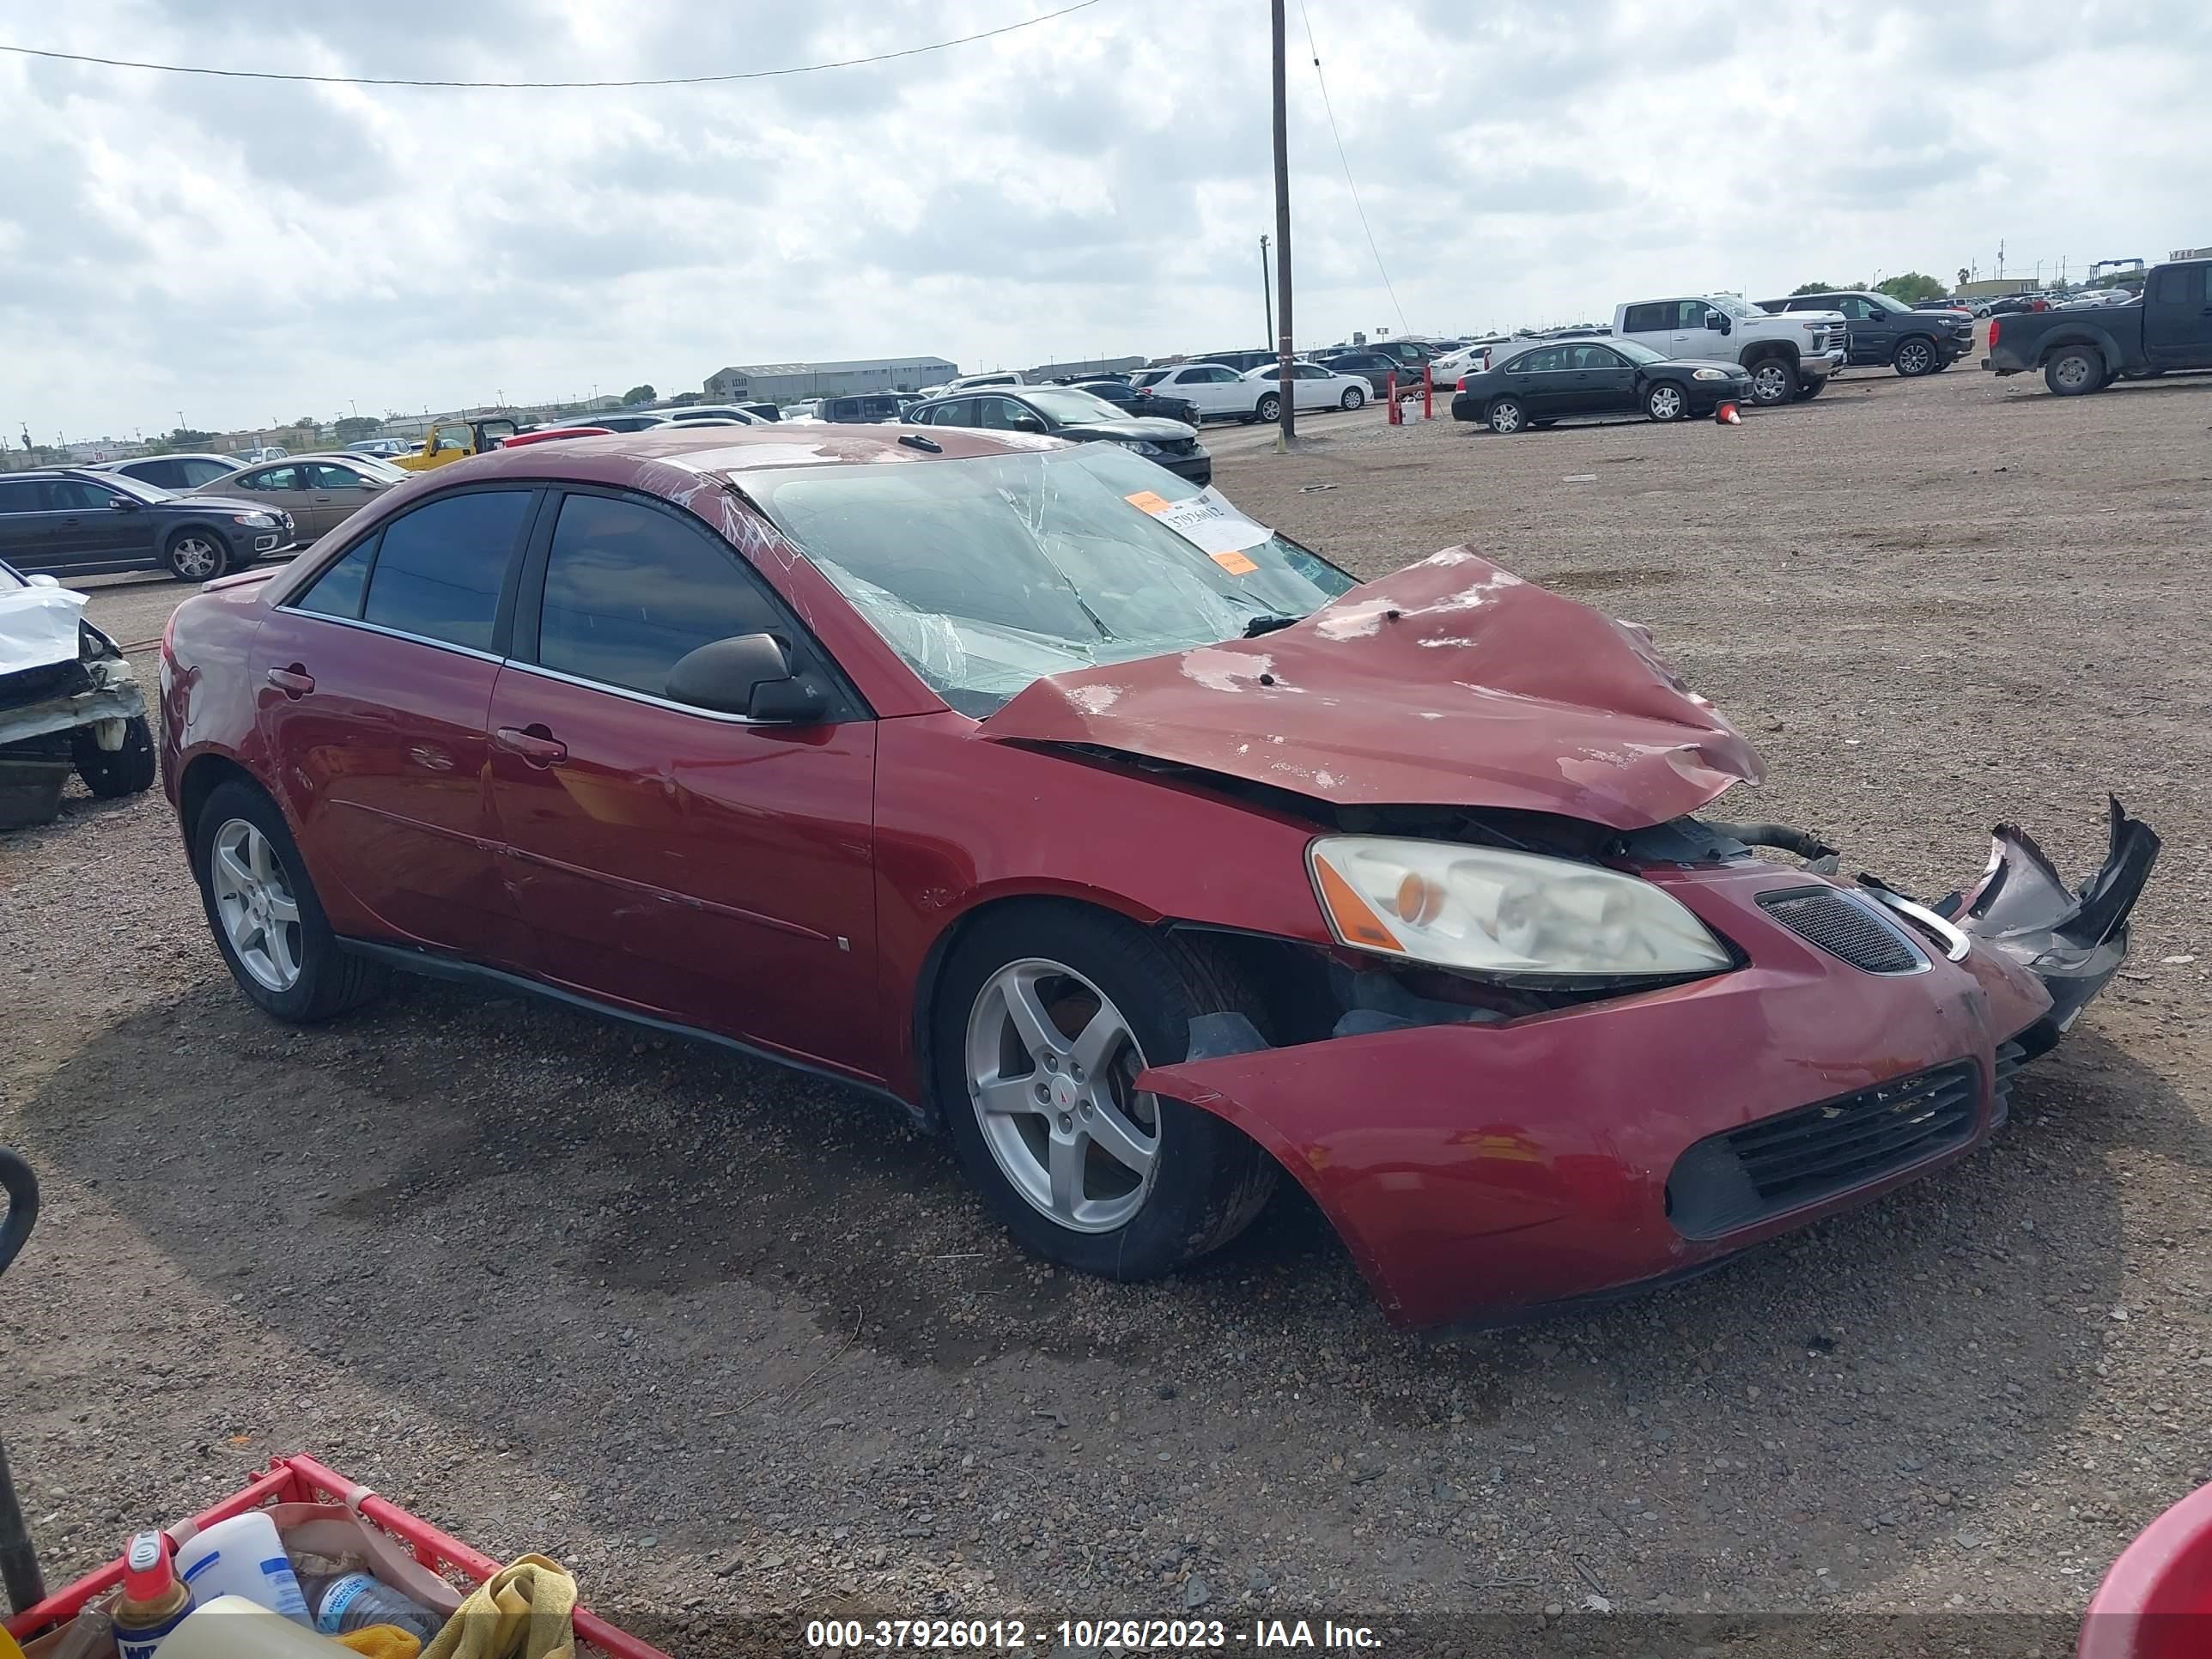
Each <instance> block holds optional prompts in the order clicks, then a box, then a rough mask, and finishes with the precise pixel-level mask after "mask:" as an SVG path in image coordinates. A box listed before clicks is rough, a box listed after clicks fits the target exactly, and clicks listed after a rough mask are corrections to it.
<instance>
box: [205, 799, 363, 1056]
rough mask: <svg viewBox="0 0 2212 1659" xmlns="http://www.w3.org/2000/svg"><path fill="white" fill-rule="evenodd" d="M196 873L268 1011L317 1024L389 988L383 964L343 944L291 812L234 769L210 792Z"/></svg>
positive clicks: (226, 948)
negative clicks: (287, 815)
mask: <svg viewBox="0 0 2212 1659" xmlns="http://www.w3.org/2000/svg"><path fill="white" fill-rule="evenodd" d="M192 873H193V874H194V875H195V876H197V878H198V879H199V886H200V904H201V907H202V908H204V910H205V911H206V912H207V919H208V927H209V929H210V931H211V932H212V933H214V934H215V942H216V949H217V950H218V951H221V952H222V959H223V963H224V965H225V966H227V967H228V969H230V973H231V977H232V978H233V979H234V980H236V981H238V988H239V989H240V990H241V991H243V992H245V993H246V1000H247V1001H249V1002H251V1003H252V1004H253V1006H255V1007H257V1008H258V1009H260V1010H261V1011H262V1012H264V1013H266V1014H272V1015H274V1016H275V1017H276V1018H278V1019H281V1020H286V1021H289V1022H291V1023H292V1024H302V1025H304V1024H313V1022H315V1021H317V1020H324V1019H328V1018H331V1016H332V1015H335V1014H341V1013H343V1012H346V1010H348V1009H349V1008H356V1007H358V1006H361V1005H362V1003H364V1002H368V1001H369V1000H372V999H374V997H376V996H377V995H378V994H380V993H381V992H382V991H383V989H384V987H385V983H386V978H387V975H386V970H385V969H384V968H383V967H382V966H381V965H380V964H379V963H374V962H371V961H369V960H368V958H367V957H357V956H354V955H351V954H349V952H347V951H342V950H340V949H339V948H338V942H337V935H336V934H334V933H331V924H330V922H329V921H328V920H327V919H326V918H325V916H324V915H323V906H322V902H321V901H320V900H319V899H318V898H317V897H316V896H315V887H314V884H313V882H312V881H310V880H309V879H308V878H307V861H306V860H304V859H302V858H301V856H300V848H299V846H298V844H297V843H296V842H294V841H293V839H292V831H291V829H290V828H289V826H287V825H286V823H285V822H284V815H283V813H282V812H280V811H277V810H276V802H274V801H273V800H271V799H269V797H268V796H267V795H266V794H264V793H262V791H261V790H260V789H259V788H258V787H255V786H254V785H252V784H251V783H246V782H244V781H240V780H237V779H233V780H232V781H229V782H228V783H222V784H218V785H217V786H216V789H215V791H214V793H212V794H210V795H209V797H208V799H207V804H206V805H204V806H203V807H201V809H200V815H199V818H198V821H197V823H195V824H194V826H193V832H192Z"/></svg>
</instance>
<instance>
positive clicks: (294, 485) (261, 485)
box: [239, 466, 300, 489]
mask: <svg viewBox="0 0 2212 1659" xmlns="http://www.w3.org/2000/svg"><path fill="white" fill-rule="evenodd" d="M239 483H241V484H243V485H245V486H246V489H299V488H300V469H299V468H298V467H296V466H266V467H264V468H262V469H261V471H258V472H249V473H247V474H246V476H245V477H242V478H240V480H239Z"/></svg>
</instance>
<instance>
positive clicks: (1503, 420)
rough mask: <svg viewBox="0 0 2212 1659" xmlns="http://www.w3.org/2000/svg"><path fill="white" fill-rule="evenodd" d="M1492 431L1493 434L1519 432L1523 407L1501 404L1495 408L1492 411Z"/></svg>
mask: <svg viewBox="0 0 2212 1659" xmlns="http://www.w3.org/2000/svg"><path fill="white" fill-rule="evenodd" d="M1490 429H1491V430H1492V432H1508V433H1510V432H1518V431H1519V430H1520V429H1521V405H1520V404H1497V405H1496V406H1495V407H1493V408H1492V410H1491V411H1490Z"/></svg>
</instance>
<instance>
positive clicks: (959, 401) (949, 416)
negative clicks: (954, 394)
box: [929, 398, 975, 426]
mask: <svg viewBox="0 0 2212 1659" xmlns="http://www.w3.org/2000/svg"><path fill="white" fill-rule="evenodd" d="M929 420H930V424H931V425H933V426H973V425H975V399H974V398H954V399H953V400H952V401H951V403H949V404H939V405H938V406H937V408H936V409H935V410H933V412H932V413H931V415H930V417H929Z"/></svg>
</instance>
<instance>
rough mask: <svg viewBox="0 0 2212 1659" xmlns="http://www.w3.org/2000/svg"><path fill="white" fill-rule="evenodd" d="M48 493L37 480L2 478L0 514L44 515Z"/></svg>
mask: <svg viewBox="0 0 2212 1659" xmlns="http://www.w3.org/2000/svg"><path fill="white" fill-rule="evenodd" d="M45 511H46V492H45V491H44V490H42V489H40V488H39V483H38V480H37V479H35V478H0V513H43V512H45Z"/></svg>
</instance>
